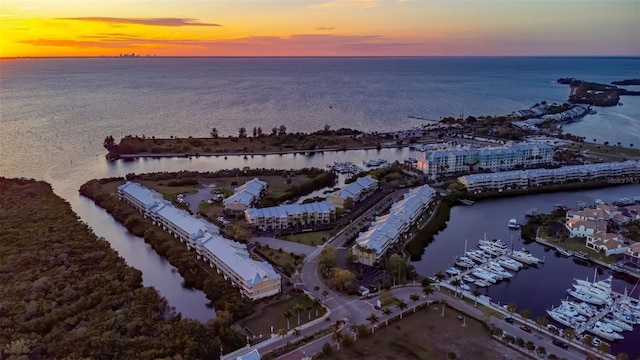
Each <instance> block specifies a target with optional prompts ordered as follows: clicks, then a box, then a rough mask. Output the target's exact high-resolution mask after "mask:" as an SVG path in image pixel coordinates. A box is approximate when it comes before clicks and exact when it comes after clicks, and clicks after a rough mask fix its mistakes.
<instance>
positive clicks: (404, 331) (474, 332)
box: [324, 306, 526, 360]
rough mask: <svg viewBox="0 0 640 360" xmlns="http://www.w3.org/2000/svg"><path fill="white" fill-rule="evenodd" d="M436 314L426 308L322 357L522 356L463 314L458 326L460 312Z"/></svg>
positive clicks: (342, 359)
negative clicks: (450, 354) (494, 338)
mask: <svg viewBox="0 0 640 360" xmlns="http://www.w3.org/2000/svg"><path fill="white" fill-rule="evenodd" d="M440 314H441V311H440V308H439V306H431V307H427V308H425V309H424V310H420V311H418V312H416V313H415V314H410V315H408V316H406V317H405V318H404V319H403V320H400V321H395V322H393V323H390V324H389V326H388V327H386V328H382V329H379V330H377V331H376V332H375V334H373V335H369V336H367V337H362V338H360V339H358V341H357V342H356V343H355V344H353V345H351V346H349V347H340V352H334V353H332V354H331V355H329V356H327V357H324V359H334V360H351V359H367V360H378V359H379V360H391V359H399V360H400V359H415V360H418V359H446V358H447V357H446V356H447V353H449V352H454V353H455V354H456V355H457V357H456V358H458V359H526V357H525V356H524V355H521V354H519V353H517V352H515V351H514V350H511V349H509V348H507V347H506V346H504V345H503V344H501V343H499V342H497V341H495V340H493V339H492V338H491V336H490V335H489V333H488V332H487V330H486V329H485V327H484V326H483V325H482V324H481V323H480V322H479V321H477V320H473V319H470V318H468V317H467V319H466V325H467V326H466V327H462V322H461V321H460V320H458V319H457V316H459V315H461V313H459V312H457V311H455V310H453V309H451V308H448V309H446V311H445V316H444V317H441V316H440Z"/></svg>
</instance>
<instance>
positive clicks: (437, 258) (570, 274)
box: [413, 185, 640, 359]
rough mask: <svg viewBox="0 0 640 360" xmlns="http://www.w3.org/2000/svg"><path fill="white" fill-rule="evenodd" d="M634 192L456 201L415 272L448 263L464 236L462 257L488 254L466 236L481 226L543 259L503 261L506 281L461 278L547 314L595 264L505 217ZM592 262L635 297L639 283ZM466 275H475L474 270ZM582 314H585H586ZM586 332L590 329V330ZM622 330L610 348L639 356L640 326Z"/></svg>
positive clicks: (498, 299) (502, 300)
mask: <svg viewBox="0 0 640 360" xmlns="http://www.w3.org/2000/svg"><path fill="white" fill-rule="evenodd" d="M638 194H640V186H638V185H629V186H621V187H614V188H607V189H600V190H585V191H572V192H559V193H550V194H540V195H529V196H522V197H518V198H509V199H493V200H486V201H478V202H476V203H475V204H474V205H473V206H455V207H453V208H452V210H451V220H449V222H448V223H447V228H446V229H445V230H443V231H441V232H440V233H438V235H436V236H435V237H434V241H433V242H431V243H430V244H429V245H428V246H427V248H426V249H425V252H424V254H422V256H421V257H420V258H419V259H413V260H414V261H413V265H414V266H415V267H416V270H417V271H418V272H419V273H420V274H422V275H425V276H429V275H431V274H434V273H436V272H438V271H442V270H443V269H446V268H447V267H449V266H451V265H453V263H452V259H453V258H454V257H456V256H460V253H461V250H462V249H463V248H464V244H465V239H470V240H469V241H468V243H469V244H470V245H471V244H473V248H471V247H470V248H469V250H468V251H467V253H466V254H465V256H466V257H469V258H472V255H473V256H474V257H476V258H478V254H477V252H479V253H481V254H482V255H483V256H484V257H485V258H488V256H487V255H486V254H485V253H484V251H480V250H479V249H478V248H477V247H476V246H475V244H478V242H477V241H472V240H471V239H477V238H478V237H479V236H478V233H479V232H484V231H485V229H486V231H487V232H488V233H490V235H491V236H492V237H496V238H502V239H506V241H504V242H505V243H507V244H508V245H507V246H508V248H513V249H515V250H519V251H521V250H522V248H523V247H524V248H526V250H528V251H529V253H530V254H531V255H532V256H534V257H536V258H538V259H544V263H539V264H537V265H536V266H527V267H526V268H525V267H524V264H523V269H524V270H522V271H512V270H511V269H508V268H506V267H505V266H503V268H504V269H505V270H507V271H510V272H513V274H514V276H513V278H511V279H509V280H507V281H505V280H501V281H496V282H495V283H489V281H486V282H485V283H489V284H490V285H489V284H484V285H485V286H479V285H478V284H474V283H470V282H469V281H467V280H464V279H463V280H464V281H465V283H467V284H469V285H470V286H471V287H472V289H473V288H474V286H475V288H476V289H477V290H479V291H480V292H481V294H482V295H484V296H487V297H489V298H491V300H492V301H493V302H494V303H496V304H500V305H504V304H514V305H516V307H517V310H516V311H517V312H521V311H523V310H529V311H530V312H531V314H532V319H536V318H537V317H547V316H548V314H547V313H546V311H547V310H549V309H552V308H553V307H557V306H558V305H559V304H560V301H561V300H563V301H572V302H576V303H577V302H580V301H579V300H577V299H575V298H572V297H570V296H569V294H568V293H567V292H566V290H567V288H568V287H570V284H571V283H572V282H573V281H574V279H582V280H585V279H587V278H589V279H590V280H592V279H593V272H594V264H593V263H592V262H583V261H580V262H576V261H574V259H575V257H574V256H573V255H572V256H570V257H565V256H563V255H561V254H559V253H558V252H557V251H556V250H555V249H554V248H553V247H548V246H543V245H542V244H539V243H536V242H532V243H528V242H525V241H523V240H522V239H520V238H519V237H518V235H517V232H514V231H512V230H509V229H508V227H507V226H505V225H506V223H507V221H506V220H505V219H507V220H508V219H510V218H513V217H515V216H514V215H515V214H523V213H524V212H525V211H527V209H532V208H535V209H536V211H537V212H539V213H548V212H550V211H552V210H553V209H554V205H555V204H560V203H562V204H577V203H578V202H579V201H582V202H584V203H586V204H593V203H594V200H595V199H602V200H603V201H606V202H612V201H614V200H616V199H618V198H620V197H629V198H633V197H634V196H638ZM487 214H491V216H487ZM511 236H513V244H510V240H509V239H510V238H511ZM475 260H476V259H474V261H475ZM597 268H598V278H599V279H602V278H607V277H608V276H612V277H613V278H612V280H611V285H612V289H613V290H614V291H616V292H617V293H622V294H623V293H624V289H625V288H627V289H628V290H629V291H628V294H629V297H630V298H632V299H638V297H639V296H640V286H638V287H637V288H635V290H633V291H632V289H633V287H634V284H635V283H636V281H637V279H635V278H632V277H629V276H627V275H624V274H623V273H620V272H617V271H614V270H612V269H610V268H609V267H604V266H598V267H597ZM470 275H471V277H474V278H476V276H474V275H473V274H470ZM574 290H575V289H574ZM567 297H568V298H567ZM627 315H629V314H627ZM584 316H585V317H586V315H584ZM605 319H606V317H605ZM549 322H550V324H555V326H556V327H558V328H559V329H560V330H563V329H564V328H565V326H563V325H560V324H557V323H556V322H555V321H552V320H551V319H550V318H549ZM587 333H588V332H585V333H583V334H587ZM588 334H589V335H593V334H591V333H588ZM623 335H624V339H621V340H617V341H614V342H612V343H611V349H612V353H614V354H615V353H619V352H625V353H627V354H629V355H630V358H632V359H634V358H637V357H638V356H640V346H638V344H637V341H634V339H635V340H637V339H638V338H640V327H639V326H635V327H634V328H633V330H632V331H625V332H624V333H623ZM596 337H597V336H596ZM601 339H602V338H601ZM602 340H605V339H602ZM605 341H606V340H605Z"/></svg>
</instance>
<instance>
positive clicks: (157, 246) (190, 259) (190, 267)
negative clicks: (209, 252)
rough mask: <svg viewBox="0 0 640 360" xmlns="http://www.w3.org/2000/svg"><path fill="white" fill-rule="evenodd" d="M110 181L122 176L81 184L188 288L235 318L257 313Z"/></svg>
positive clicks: (220, 276)
mask: <svg viewBox="0 0 640 360" xmlns="http://www.w3.org/2000/svg"><path fill="white" fill-rule="evenodd" d="M110 181H122V179H121V178H114V179H101V180H90V181H88V182H87V183H85V184H83V185H82V186H81V187H80V194H82V195H83V196H86V197H88V198H89V199H91V200H93V201H94V202H95V203H96V205H98V206H100V207H102V208H104V209H105V210H106V211H107V212H108V213H109V214H111V216H113V217H114V219H116V220H117V221H118V222H120V223H121V224H123V225H124V226H125V227H126V228H127V229H128V230H129V231H130V232H131V233H133V234H134V235H136V236H139V237H143V238H144V240H145V241H146V242H147V243H149V244H150V245H151V247H153V249H154V250H155V251H156V252H157V253H158V254H159V255H160V256H162V257H164V258H166V259H167V260H169V262H170V263H171V265H173V266H175V267H176V268H177V269H178V271H179V272H180V275H182V277H183V278H184V284H183V285H184V286H185V287H187V288H196V289H200V290H202V291H204V293H205V295H206V296H207V298H208V299H209V300H211V302H212V304H213V306H214V307H215V309H216V311H217V312H219V313H220V312H221V311H222V312H224V313H225V316H226V317H228V318H230V320H231V321H236V320H239V319H241V318H244V317H246V316H247V315H249V314H250V313H252V312H253V302H252V301H251V300H249V299H247V298H245V297H243V296H242V295H241V294H240V292H239V291H238V290H237V289H235V288H234V287H233V286H232V285H231V283H230V282H229V281H226V280H224V278H223V277H222V275H219V274H217V273H216V272H215V270H213V269H211V268H209V266H208V265H206V264H205V263H204V262H201V261H199V260H197V259H196V253H195V252H194V251H189V250H187V247H186V246H185V245H184V244H182V243H181V242H180V241H179V240H178V239H176V238H174V237H173V236H172V235H171V234H169V233H168V232H167V231H164V230H162V228H160V227H158V226H156V225H153V224H152V222H151V220H150V219H147V218H144V216H143V215H142V214H140V213H139V212H138V211H137V210H136V209H134V208H133V207H131V206H130V205H128V204H127V203H124V202H122V201H120V200H118V196H117V195H116V194H112V193H107V192H105V191H104V190H103V188H102V186H101V185H102V184H105V183H108V182H110Z"/></svg>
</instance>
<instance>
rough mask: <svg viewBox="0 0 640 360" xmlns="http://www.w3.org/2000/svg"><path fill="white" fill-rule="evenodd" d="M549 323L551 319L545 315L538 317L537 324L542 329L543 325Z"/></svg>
mask: <svg viewBox="0 0 640 360" xmlns="http://www.w3.org/2000/svg"><path fill="white" fill-rule="evenodd" d="M548 323H549V320H547V318H546V317H544V316H538V317H537V318H536V324H538V327H539V328H540V329H542V328H543V327H545V326H547V324H548Z"/></svg>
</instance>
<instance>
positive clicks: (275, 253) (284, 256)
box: [255, 246, 302, 275]
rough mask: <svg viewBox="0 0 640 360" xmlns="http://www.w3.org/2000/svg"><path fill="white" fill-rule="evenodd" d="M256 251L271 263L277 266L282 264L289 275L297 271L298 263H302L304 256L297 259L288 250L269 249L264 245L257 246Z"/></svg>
mask: <svg viewBox="0 0 640 360" xmlns="http://www.w3.org/2000/svg"><path fill="white" fill-rule="evenodd" d="M255 251H257V252H259V253H260V254H261V255H262V256H264V257H265V258H267V259H268V260H269V261H270V262H271V263H273V264H275V265H277V266H281V267H282V268H283V269H284V270H285V272H286V273H288V274H289V275H291V274H292V273H293V272H294V271H295V269H296V267H297V265H298V263H302V258H300V259H299V260H296V258H295V257H294V256H292V255H291V253H288V252H286V251H282V252H280V251H279V250H274V249H267V248H265V247H263V246H256V248H255Z"/></svg>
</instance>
